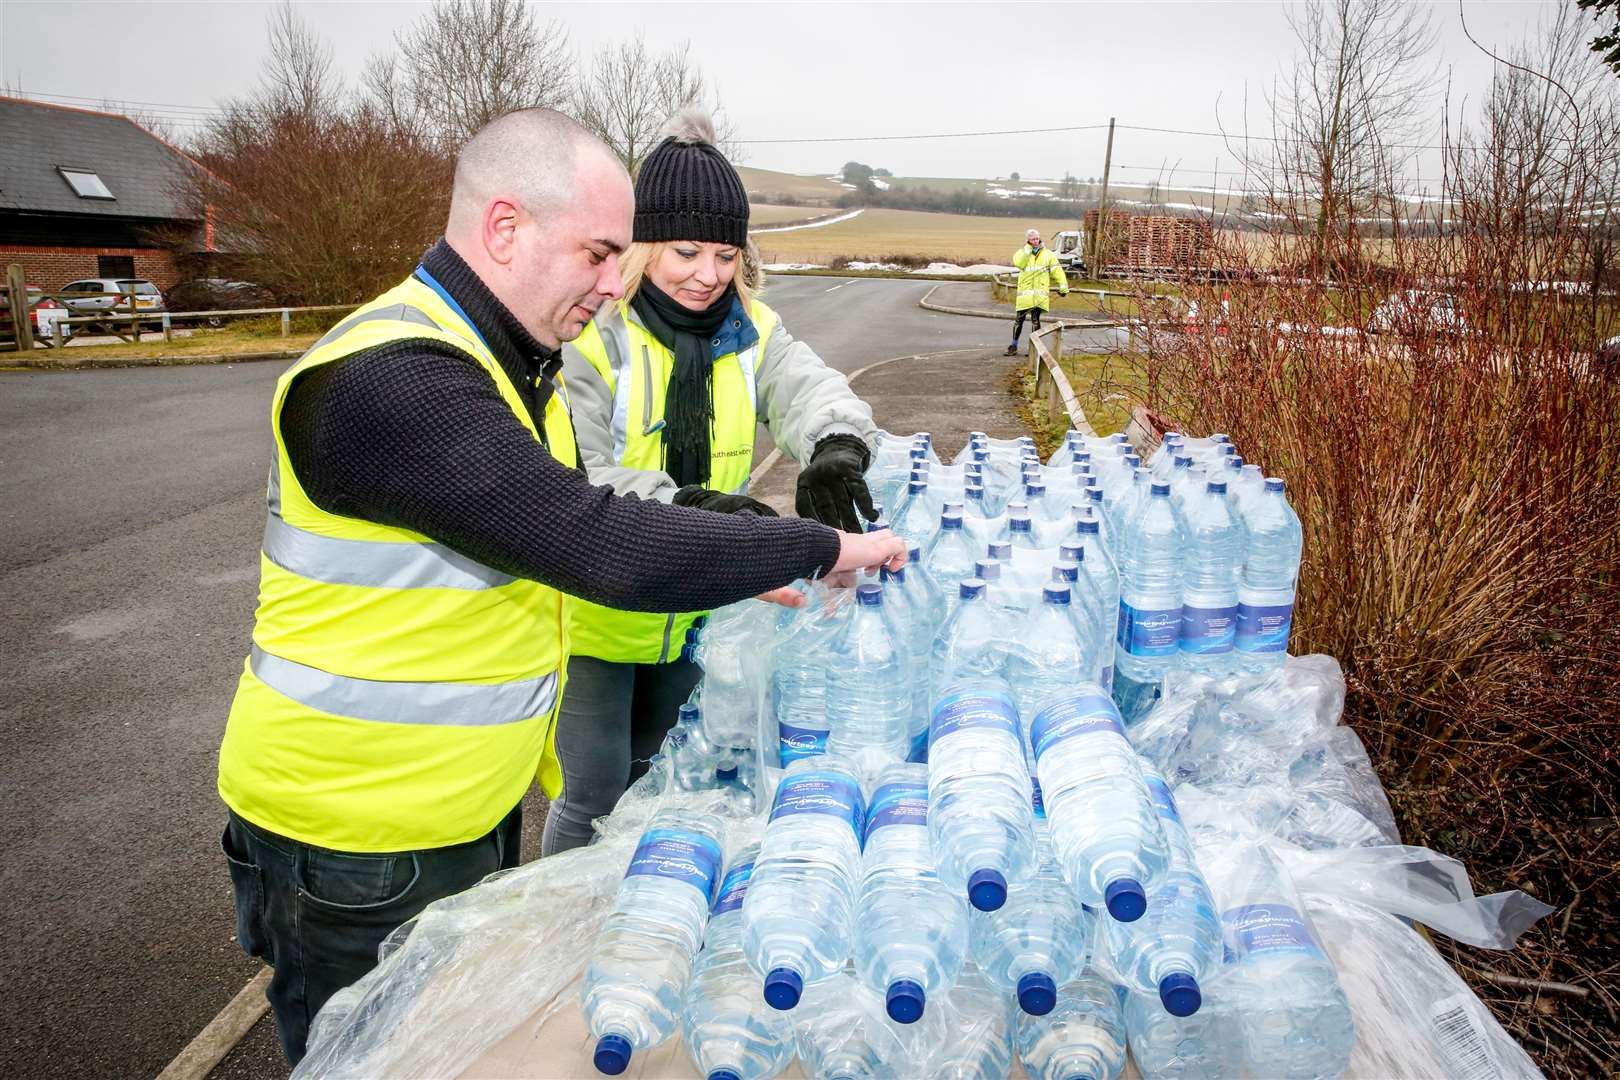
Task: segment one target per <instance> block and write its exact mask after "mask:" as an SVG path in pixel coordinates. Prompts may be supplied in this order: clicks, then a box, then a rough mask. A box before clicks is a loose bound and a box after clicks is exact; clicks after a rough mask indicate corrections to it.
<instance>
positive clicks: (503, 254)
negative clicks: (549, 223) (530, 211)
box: [483, 197, 523, 266]
mask: <svg viewBox="0 0 1620 1080" xmlns="http://www.w3.org/2000/svg"><path fill="white" fill-rule="evenodd" d="M522 217H523V208H522V207H520V206H519V205H518V204H517V203H516V202H514V201H512V200H511V199H508V198H504V197H496V198H494V199H491V200H490V201H489V204H488V205H486V206H485V207H484V220H483V241H484V250H485V251H487V252H488V253H489V257H490V258H491V259H492V260H493V261H495V262H496V263H498V264H499V265H501V266H506V265H508V264H509V263H511V261H512V260H513V259H515V258H516V257H517V229H518V223H519V222H520V221H521V220H522Z"/></svg>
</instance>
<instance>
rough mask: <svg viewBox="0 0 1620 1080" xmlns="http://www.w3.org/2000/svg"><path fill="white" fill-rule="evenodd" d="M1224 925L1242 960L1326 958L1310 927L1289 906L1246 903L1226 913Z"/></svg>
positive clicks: (1223, 915)
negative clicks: (1287, 957) (1280, 957)
mask: <svg viewBox="0 0 1620 1080" xmlns="http://www.w3.org/2000/svg"><path fill="white" fill-rule="evenodd" d="M1221 922H1222V924H1224V925H1225V927H1226V932H1227V934H1228V935H1229V936H1230V937H1231V938H1232V944H1233V949H1232V951H1233V952H1234V953H1236V954H1237V956H1238V957H1239V958H1240V959H1241V958H1242V957H1245V956H1264V955H1271V954H1277V955H1290V954H1292V955H1296V956H1315V957H1317V958H1321V957H1322V950H1321V949H1320V948H1319V947H1318V946H1317V944H1316V939H1315V938H1314V937H1312V936H1311V929H1310V927H1308V926H1306V925H1305V920H1304V919H1302V918H1300V915H1299V912H1297V911H1295V910H1294V909H1293V908H1291V907H1289V906H1288V905H1287V904H1245V905H1244V906H1243V907H1238V908H1232V909H1231V910H1229V911H1225V912H1223V913H1222V914H1221Z"/></svg>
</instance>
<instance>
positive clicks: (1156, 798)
mask: <svg viewBox="0 0 1620 1080" xmlns="http://www.w3.org/2000/svg"><path fill="white" fill-rule="evenodd" d="M1145 779H1146V780H1147V789H1148V795H1149V796H1150V797H1151V798H1152V799H1153V809H1155V810H1157V811H1158V812H1159V816H1160V817H1162V818H1166V819H1168V820H1170V821H1173V822H1175V823H1176V824H1177V825H1179V824H1181V812H1180V811H1179V810H1177V809H1176V800H1175V798H1174V796H1172V795H1171V794H1170V787H1169V785H1167V784H1166V783H1165V782H1164V781H1163V780H1160V779H1159V778H1158V777H1157V776H1149V777H1146V778H1145Z"/></svg>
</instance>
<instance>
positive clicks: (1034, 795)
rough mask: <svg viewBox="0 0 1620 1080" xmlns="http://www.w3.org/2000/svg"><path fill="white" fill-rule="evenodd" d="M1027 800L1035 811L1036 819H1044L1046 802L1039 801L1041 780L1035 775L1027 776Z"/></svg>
mask: <svg viewBox="0 0 1620 1080" xmlns="http://www.w3.org/2000/svg"><path fill="white" fill-rule="evenodd" d="M1029 802H1030V806H1031V807H1032V808H1033V809H1034V811H1035V818H1036V820H1038V821H1045V820H1046V803H1045V802H1043V801H1041V782H1040V780H1039V779H1037V778H1036V777H1033V776H1032V777H1030V778H1029Z"/></svg>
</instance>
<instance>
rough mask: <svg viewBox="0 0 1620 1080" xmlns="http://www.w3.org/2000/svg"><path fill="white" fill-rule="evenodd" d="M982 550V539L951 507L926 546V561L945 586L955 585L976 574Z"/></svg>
mask: <svg viewBox="0 0 1620 1080" xmlns="http://www.w3.org/2000/svg"><path fill="white" fill-rule="evenodd" d="M981 550H982V548H981V545H980V542H979V541H978V540H976V539H974V538H973V537H971V536H969V535H968V534H967V532H966V531H965V530H964V529H963V528H962V515H961V514H952V513H951V512H950V511H949V509H948V508H947V510H946V512H945V513H944V514H943V515H942V516H941V517H940V519H939V531H938V532H937V533H935V534H934V538H933V540H931V541H929V542H928V544H927V545H926V546H924V547H923V558H922V562H923V566H924V568H926V569H927V571H928V574H929V576H930V577H932V578H933V579H934V580H935V581H937V582H939V584H940V587H941V588H946V589H949V588H954V587H955V585H956V583H957V582H958V581H961V580H962V579H963V578H966V577H972V576H973V564H974V562H976V561H977V560H978V557H979V552H980V551H981Z"/></svg>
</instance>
